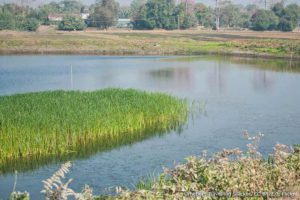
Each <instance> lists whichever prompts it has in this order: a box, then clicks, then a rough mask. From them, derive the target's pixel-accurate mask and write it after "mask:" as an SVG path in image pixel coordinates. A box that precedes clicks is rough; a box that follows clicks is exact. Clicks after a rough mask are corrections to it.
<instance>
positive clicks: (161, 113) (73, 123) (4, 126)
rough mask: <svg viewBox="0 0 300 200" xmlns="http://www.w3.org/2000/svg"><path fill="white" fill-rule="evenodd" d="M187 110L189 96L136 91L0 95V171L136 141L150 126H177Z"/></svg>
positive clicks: (181, 122)
mask: <svg viewBox="0 0 300 200" xmlns="http://www.w3.org/2000/svg"><path fill="white" fill-rule="evenodd" d="M187 113H188V106H187V102H186V101H185V100H181V99H177V98H175V97H172V96H169V95H165V94H161V93H146V92H142V91H136V90H133V89H128V90H122V89H104V90H99V91H95V92H79V91H70V92H66V91H53V92H40V93H28V94H18V95H12V96H1V97H0V173H1V170H5V167H4V166H6V165H7V163H11V162H12V161H16V163H18V162H19V163H21V161H22V160H26V161H28V162H29V163H30V161H32V162H38V160H40V159H44V158H49V157H55V156H58V157H60V156H64V155H68V154H71V155H72V154H73V153H77V152H82V151H88V150H89V149H90V148H92V147H97V146H103V147H109V146H112V145H116V144H122V143H123V140H124V141H128V140H133V141H134V140H136V138H137V136H139V135H143V134H144V135H146V134H149V131H148V130H149V129H154V130H155V131H152V132H150V133H152V134H155V133H157V132H161V131H168V130H175V128H176V127H178V126H179V125H180V124H183V123H184V122H185V121H186V120H187ZM138 138H140V137H138ZM97 148H98V147H97ZM97 148H96V149H97ZM98 149H99V148H98ZM11 167H12V166H11ZM10 170H13V169H12V168H10Z"/></svg>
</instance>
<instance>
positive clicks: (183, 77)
mask: <svg viewBox="0 0 300 200" xmlns="http://www.w3.org/2000/svg"><path fill="white" fill-rule="evenodd" d="M148 74H149V78H152V79H153V81H155V82H156V83H157V84H164V83H166V82H168V85H169V86H172V87H173V88H177V89H180V90H186V89H191V88H193V87H194V84H195V77H194V74H193V69H191V68H188V67H186V68H182V67H179V68H167V69H156V70H149V72H148Z"/></svg>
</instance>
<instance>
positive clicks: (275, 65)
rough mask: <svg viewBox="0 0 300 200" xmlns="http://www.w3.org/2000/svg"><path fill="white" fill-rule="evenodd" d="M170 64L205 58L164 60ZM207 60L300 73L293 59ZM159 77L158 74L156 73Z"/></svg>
mask: <svg viewBox="0 0 300 200" xmlns="http://www.w3.org/2000/svg"><path fill="white" fill-rule="evenodd" d="M163 60H164V61H167V62H170V61H174V62H195V61H200V60H203V57H199V56H187V57H186V56H185V57H176V58H167V59H163ZM205 60H208V61H209V60H211V61H222V62H229V63H234V64H242V65H241V66H242V67H244V66H245V65H251V67H254V68H257V69H263V70H271V71H278V72H291V73H300V61H299V60H293V59H268V58H259V59H258V58H254V57H236V56H205ZM154 74H156V75H159V73H158V72H156V73H154Z"/></svg>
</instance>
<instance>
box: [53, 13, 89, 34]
mask: <svg viewBox="0 0 300 200" xmlns="http://www.w3.org/2000/svg"><path fill="white" fill-rule="evenodd" d="M85 28H86V24H85V22H84V20H83V19H81V18H78V17H74V16H66V17H64V18H63V21H61V22H60V23H59V24H58V29H59V30H65V31H75V30H84V29H85Z"/></svg>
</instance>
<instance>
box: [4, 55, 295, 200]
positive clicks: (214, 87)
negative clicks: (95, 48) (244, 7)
mask: <svg viewBox="0 0 300 200" xmlns="http://www.w3.org/2000/svg"><path fill="white" fill-rule="evenodd" d="M299 72H300V65H299V63H295V62H292V61H289V60H287V61H286V60H265V59H260V58H237V57H211V56H202V57H130V56H129V57H116V56H0V95H11V94H16V93H26V92H37V91H45V90H82V91H93V90H98V89H102V88H107V87H118V88H119V87H120V88H135V89H141V90H146V91H159V92H166V93H168V94H172V95H175V96H177V97H181V98H187V99H188V100H191V101H192V100H200V101H203V102H206V108H205V113H203V114H202V115H201V116H200V117H198V118H195V119H194V120H190V121H189V122H188V124H187V126H186V127H185V128H184V129H183V130H182V131H181V132H180V133H179V132H178V131H170V132H168V133H164V134H154V135H153V136H151V137H146V138H141V139H140V140H137V141H135V142H133V143H124V144H123V145H118V147H117V148H109V149H105V150H104V151H103V150H96V151H91V152H89V153H87V154H86V155H84V156H78V157H72V158H70V160H72V163H73V167H72V169H71V172H70V173H69V174H68V177H69V178H73V179H74V181H73V182H72V183H71V185H70V187H71V188H72V189H74V190H76V191H80V190H81V189H82V188H83V187H84V185H85V184H89V185H90V186H91V187H93V189H94V193H96V194H100V193H102V194H103V193H106V192H107V191H108V190H109V188H112V187H114V186H119V185H120V186H127V187H130V188H133V187H134V185H135V183H136V182H137V181H138V180H139V179H141V178H142V177H147V176H153V175H156V174H158V173H160V172H161V171H162V166H166V167H172V166H174V163H178V162H184V158H186V157H187V156H190V155H199V154H200V153H201V151H202V150H208V152H211V153H213V152H216V151H218V150H221V149H223V148H235V147H239V148H241V149H245V148H246V144H247V141H246V140H245V139H244V137H243V134H242V133H243V131H244V130H248V131H249V132H250V133H251V134H256V133H258V132H262V133H263V134H264V135H265V137H264V138H263V140H262V142H261V146H260V151H261V152H262V153H263V154H264V155H268V154H269V153H271V152H272V148H273V146H274V145H275V144H276V143H277V142H279V143H283V144H287V145H293V144H296V143H300V106H299V99H300V90H299V86H300V73H299ZM47 163H48V164H47V165H39V164H38V163H35V164H36V165H34V164H33V167H32V170H26V171H23V172H21V171H20V172H19V173H18V182H17V190H19V191H24V190H26V191H29V192H30V193H31V197H32V199H40V198H41V197H42V196H41V194H40V191H41V190H42V182H41V181H42V180H44V179H47V178H48V177H50V176H51V175H52V174H53V173H54V172H55V171H56V170H57V169H58V168H59V167H60V165H61V164H62V163H63V162H62V161H59V160H50V161H49V162H47ZM13 183H14V175H13V174H12V173H7V174H4V175H0V199H1V198H3V199H7V198H8V196H9V193H10V192H11V191H12V188H13Z"/></svg>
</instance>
